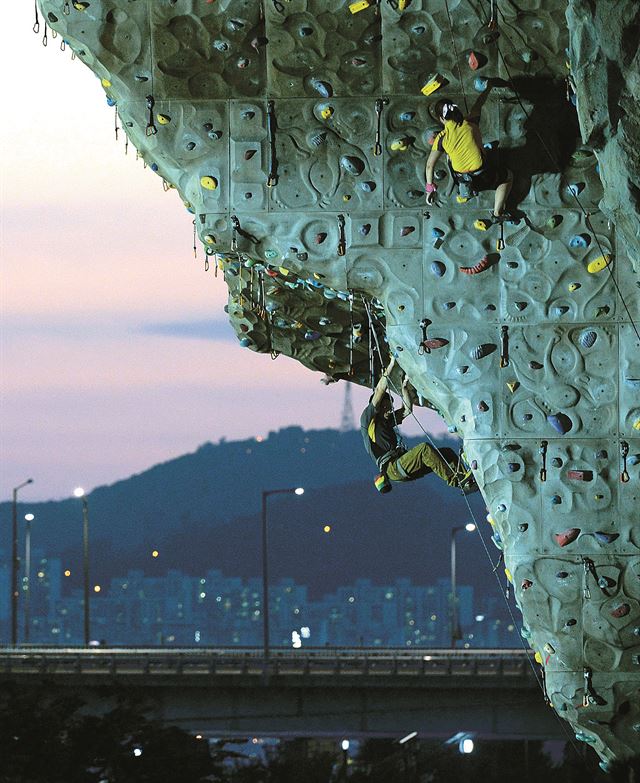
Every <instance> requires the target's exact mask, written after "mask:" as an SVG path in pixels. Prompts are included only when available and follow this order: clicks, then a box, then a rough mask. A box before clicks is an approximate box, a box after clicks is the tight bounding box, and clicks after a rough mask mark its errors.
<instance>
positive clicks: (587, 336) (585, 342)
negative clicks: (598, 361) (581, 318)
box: [578, 329, 598, 348]
mask: <svg viewBox="0 0 640 783" xmlns="http://www.w3.org/2000/svg"><path fill="white" fill-rule="evenodd" d="M597 339H598V334H597V332H594V331H593V329H585V330H584V332H581V333H580V337H579V338H578V341H579V342H580V345H581V346H582V347H583V348H592V347H593V345H594V343H595V341H596V340H597Z"/></svg>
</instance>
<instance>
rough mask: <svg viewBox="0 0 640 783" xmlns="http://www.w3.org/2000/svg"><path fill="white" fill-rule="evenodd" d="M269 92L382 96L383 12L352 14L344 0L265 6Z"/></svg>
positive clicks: (284, 95) (295, 0)
mask: <svg viewBox="0 0 640 783" xmlns="http://www.w3.org/2000/svg"><path fill="white" fill-rule="evenodd" d="M265 8H266V16H267V30H268V39H269V43H270V46H269V52H270V54H269V57H268V69H267V73H268V80H269V94H270V95H272V96H274V97H280V98H288V97H302V96H315V97H318V96H320V97H324V98H330V97H333V96H336V97H340V96H345V95H354V96H363V95H376V94H377V93H379V92H380V90H381V76H382V70H381V35H380V14H379V13H378V12H377V9H374V8H367V9H365V12H364V13H358V14H350V13H348V11H347V9H346V7H345V3H343V2H342V0H330V1H329V2H326V0H291V1H290V2H288V1H287V0H285V2H273V0H268V1H267V3H266V4H265Z"/></svg>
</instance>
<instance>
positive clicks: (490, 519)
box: [487, 514, 496, 527]
mask: <svg viewBox="0 0 640 783" xmlns="http://www.w3.org/2000/svg"><path fill="white" fill-rule="evenodd" d="M487 522H488V523H489V524H490V525H491V527H495V526H496V521H495V519H494V518H493V517H492V516H491V514H487Z"/></svg>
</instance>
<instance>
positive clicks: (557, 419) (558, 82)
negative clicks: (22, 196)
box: [40, 0, 640, 762]
mask: <svg viewBox="0 0 640 783" xmlns="http://www.w3.org/2000/svg"><path fill="white" fill-rule="evenodd" d="M519 6H520V8H519V10H518V9H517V8H516V6H515V5H514V4H511V3H509V4H506V3H480V2H475V3H474V2H461V1H456V0H450V2H448V3H447V2H445V1H444V0H428V2H427V0H394V1H393V2H379V3H378V2H373V0H358V1H356V2H352V3H351V4H349V3H348V2H344V1H343V0H265V1H264V2H259V0H207V1H206V2H205V0H152V1H151V0H90V2H79V1H77V2H65V0H40V7H41V12H42V13H43V14H44V17H45V21H46V22H47V24H49V25H50V26H51V27H52V28H53V29H55V30H56V31H58V32H59V33H60V34H61V35H62V36H63V38H64V40H65V41H66V43H67V44H68V45H69V46H70V47H71V49H72V50H73V52H74V53H75V55H76V56H77V57H78V58H80V59H81V60H82V61H84V62H85V63H86V64H87V65H89V66H90V67H91V68H92V69H93V70H94V71H95V72H96V74H97V76H98V77H99V78H100V80H101V83H102V87H103V89H104V91H105V93H106V97H107V100H108V101H109V102H110V103H112V104H113V105H115V107H116V111H117V115H118V118H119V121H120V122H121V123H122V126H123V127H124V129H125V131H126V133H127V136H128V138H129V139H130V140H131V142H132V143H133V144H134V145H135V147H136V148H137V150H138V151H139V154H140V155H141V156H142V158H143V159H144V161H145V163H146V165H147V166H149V167H150V168H151V169H152V170H153V171H154V172H156V173H157V174H158V175H159V176H160V177H161V178H162V180H163V183H164V185H165V188H167V189H174V188H175V189H177V191H178V193H179V195H180V198H181V199H182V200H183V202H184V205H185V207H186V208H187V209H188V210H189V211H190V212H191V213H192V214H193V218H194V228H195V230H196V232H197V234H198V236H199V237H200V239H201V241H202V245H203V248H204V259H205V261H204V267H205V270H206V271H208V272H209V273H210V274H213V273H214V272H217V271H220V272H221V274H222V275H223V276H224V280H225V281H226V283H227V285H228V287H229V304H228V308H227V309H228V312H229V316H230V318H231V322H232V323H233V325H234V327H235V329H236V332H237V334H238V338H239V343H240V345H241V346H243V347H248V348H251V349H253V350H257V351H260V352H264V353H271V354H272V355H273V356H277V355H278V354H279V353H283V354H285V355H288V356H291V357H293V358H295V359H297V360H299V361H301V362H302V363H304V364H305V365H306V366H307V367H309V368H311V369H314V370H318V371H321V372H324V373H326V374H328V375H329V376H331V377H332V378H334V379H346V380H349V381H353V382H357V383H361V384H365V385H367V384H370V383H371V382H372V380H373V379H375V377H376V376H377V374H378V373H379V371H380V367H381V365H382V364H384V363H386V361H387V359H388V356H389V353H393V354H394V355H395V356H397V358H398V362H399V365H400V366H401V368H402V369H403V370H404V371H405V372H406V373H408V375H409V376H410V377H411V379H412V381H413V383H414V384H415V386H416V388H417V389H418V391H419V393H420V395H421V397H422V398H423V399H424V400H429V401H430V402H431V403H432V404H433V405H434V406H435V407H436V408H437V409H438V410H439V411H440V412H441V415H442V416H443V417H444V419H445V420H446V422H447V424H448V425H449V427H450V429H451V430H452V431H457V432H458V433H459V434H460V436H461V437H462V438H463V439H464V445H465V450H466V453H467V455H468V457H469V459H470V460H471V461H472V466H473V468H474V472H475V475H476V477H477V480H478V483H479V484H480V486H481V488H482V492H483V495H484V497H485V499H486V502H487V507H488V509H489V520H490V524H491V525H492V527H493V531H492V534H493V540H494V542H495V544H496V546H497V547H498V548H499V549H501V550H503V553H504V564H505V566H506V578H508V579H509V580H510V581H511V582H513V591H514V594H515V599H516V602H517V604H518V606H519V607H520V608H521V610H522V613H523V618H524V621H523V636H524V637H525V638H526V639H527V641H528V643H529V644H530V645H531V647H532V649H533V650H534V651H535V652H536V658H537V660H538V662H539V663H540V664H541V666H542V671H543V672H544V674H545V682H546V693H547V694H548V697H549V699H550V700H551V703H552V704H553V706H554V708H555V709H556V710H557V711H558V712H559V714H560V715H561V716H562V717H564V718H566V719H567V720H568V721H570V722H571V724H572V725H573V726H574V728H575V729H576V731H577V736H578V737H579V738H580V739H582V740H584V741H585V742H589V743H591V744H593V746H594V747H595V749H596V750H597V752H598V753H599V754H600V756H601V757H602V759H603V760H604V761H605V762H606V761H607V760H608V759H611V758H614V757H623V756H628V755H631V754H633V753H637V752H638V750H639V749H640V734H639V733H638V732H639V731H640V698H638V695H639V687H640V603H639V601H640V533H639V532H638V524H637V523H638V507H639V505H640V504H639V502H638V501H639V498H640V399H639V397H640V393H639V387H640V353H639V348H640V341H639V340H638V336H637V333H636V331H635V326H634V323H633V320H636V319H637V318H638V314H639V313H638V310H639V307H638V301H637V296H636V294H635V292H636V291H637V286H636V283H637V280H636V279H635V276H634V274H633V272H632V264H631V263H630V261H629V258H628V257H627V254H626V251H625V248H624V246H623V243H620V242H618V240H617V237H616V230H615V226H614V225H612V224H611V223H610V222H608V220H607V218H606V217H605V216H604V215H603V214H602V213H600V212H599V211H598V204H599V202H600V200H601V198H602V195H603V193H602V186H601V180H600V177H599V176H598V169H597V162H596V158H595V157H594V155H593V153H592V151H591V150H590V149H587V148H584V147H582V146H581V145H580V144H579V142H578V126H577V120H576V112H575V107H574V103H575V94H574V88H575V87H576V85H575V84H572V83H571V78H570V76H571V73H570V69H569V56H570V55H569V53H568V51H567V46H568V31H567V29H566V22H565V17H564V11H565V7H564V6H565V4H564V3H563V2H559V1H558V2H545V3H544V4H543V3H540V2H535V1H534V0H532V1H531V2H522V3H520V4H519ZM542 6H544V7H542ZM492 9H493V14H494V15H493V17H490V16H489V14H490V13H491V12H492ZM567 77H569V79H567ZM442 95H446V96H448V97H452V98H454V99H455V100H456V101H458V103H459V104H460V105H461V106H462V107H465V106H466V107H470V105H471V104H472V103H473V102H474V101H475V100H476V99H477V98H478V97H479V96H481V95H482V96H483V97H484V98H486V103H485V105H484V109H483V115H482V123H481V128H482V133H483V136H484V140H485V142H486V144H487V146H488V148H489V147H490V148H491V149H492V153H493V154H494V155H496V156H498V157H499V158H500V159H501V161H502V162H504V163H506V164H507V165H509V166H510V167H511V168H512V170H513V171H514V173H515V183H514V194H513V201H514V205H515V203H516V202H517V204H518V206H519V208H520V210H521V212H520V213H518V216H517V217H516V218H515V219H514V220H512V221H511V222H508V223H506V224H504V225H503V226H502V228H501V227H499V226H496V225H492V224H491V222H490V221H489V220H487V218H488V216H489V213H490V210H491V206H492V202H493V194H492V193H483V194H481V195H479V196H478V197H476V198H473V199H471V200H469V201H466V202H461V201H460V200H459V199H457V198H456V193H455V192H454V186H453V183H452V182H451V177H450V174H449V172H448V169H447V166H446V163H445V162H444V160H441V162H440V165H438V167H437V171H436V179H437V181H438V194H439V204H438V205H437V206H435V207H429V208H427V207H426V205H425V201H424V166H425V162H426V157H427V155H428V152H429V149H430V143H431V139H432V138H433V134H434V132H436V131H437V126H436V123H434V121H433V119H432V117H431V115H430V107H431V106H432V104H433V103H434V101H435V100H436V99H437V98H438V97H440V96H442ZM399 380H400V378H399V376H398V377H395V380H394V383H395V385H396V387H398V386H399ZM372 491H373V490H372ZM392 497H393V496H392ZM381 502H391V503H392V500H391V501H390V500H387V499H385V500H384V501H381ZM634 523H635V524H634ZM542 697H543V696H542V694H541V698H542Z"/></svg>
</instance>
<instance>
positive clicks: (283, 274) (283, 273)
mask: <svg viewBox="0 0 640 783" xmlns="http://www.w3.org/2000/svg"><path fill="white" fill-rule="evenodd" d="M278 271H279V272H280V274H281V275H282V276H283V277H286V276H287V275H288V274H289V270H288V269H285V268H284V267H283V266H279V267H278Z"/></svg>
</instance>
